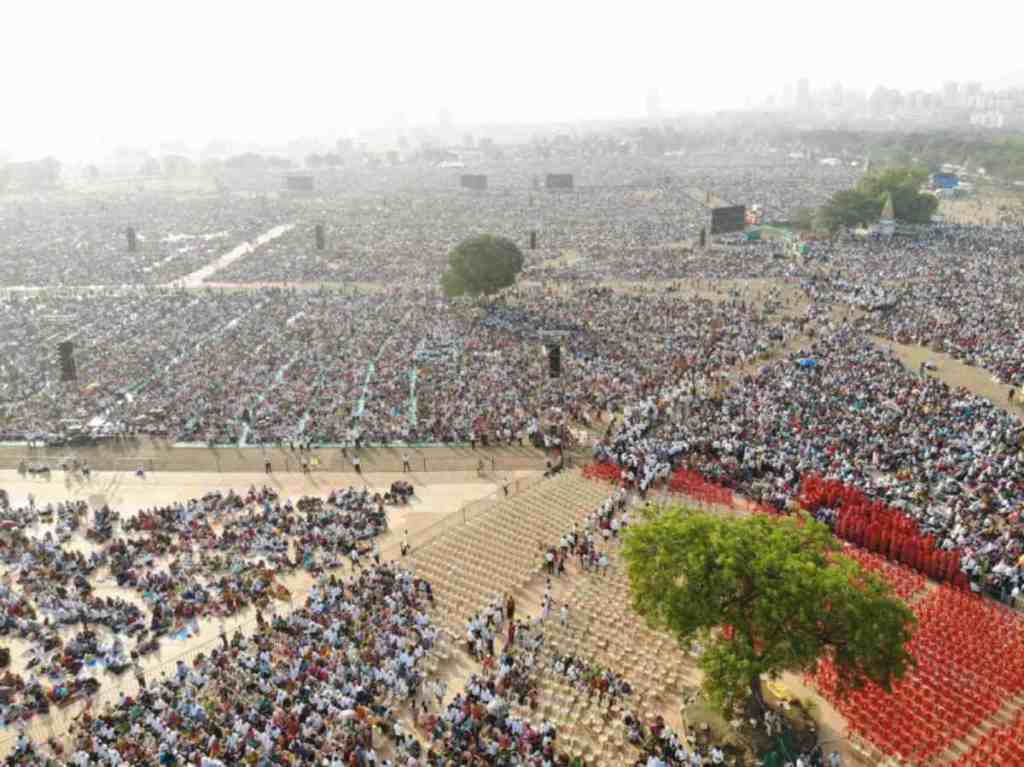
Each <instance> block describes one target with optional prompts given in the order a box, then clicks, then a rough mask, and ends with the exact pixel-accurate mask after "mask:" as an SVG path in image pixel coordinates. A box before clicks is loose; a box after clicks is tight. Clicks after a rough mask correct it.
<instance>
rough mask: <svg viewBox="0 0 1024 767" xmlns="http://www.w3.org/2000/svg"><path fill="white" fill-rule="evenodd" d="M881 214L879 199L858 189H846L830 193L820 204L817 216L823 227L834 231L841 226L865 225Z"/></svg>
mask: <svg viewBox="0 0 1024 767" xmlns="http://www.w3.org/2000/svg"><path fill="white" fill-rule="evenodd" d="M881 214H882V200H881V199H876V198H875V197H872V196H871V195H869V194H866V193H865V192H863V191H861V190H860V189H846V190H843V191H842V192H836V193H835V194H834V195H832V196H831V197H830V198H829V201H828V202H827V203H825V205H823V206H822V208H821V210H820V211H819V214H818V217H819V219H820V220H821V224H822V226H823V227H824V228H825V229H827V230H828V231H830V232H836V231H838V230H839V229H840V228H841V227H848V228H852V227H857V226H867V225H868V224H872V223H874V222H875V221H877V220H878V217H879V216H880V215H881Z"/></svg>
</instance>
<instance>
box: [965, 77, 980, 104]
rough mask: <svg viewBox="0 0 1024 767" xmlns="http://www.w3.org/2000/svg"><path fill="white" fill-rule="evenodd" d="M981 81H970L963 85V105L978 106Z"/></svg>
mask: <svg viewBox="0 0 1024 767" xmlns="http://www.w3.org/2000/svg"><path fill="white" fill-rule="evenodd" d="M981 95H982V94H981V83H979V82H971V83H967V84H966V85H965V86H964V102H965V104H964V106H968V107H980V106H982V103H981Z"/></svg>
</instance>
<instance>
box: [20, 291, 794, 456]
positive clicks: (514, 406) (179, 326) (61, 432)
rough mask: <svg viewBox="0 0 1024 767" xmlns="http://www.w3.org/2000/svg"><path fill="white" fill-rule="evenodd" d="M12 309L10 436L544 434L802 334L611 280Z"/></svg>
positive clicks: (412, 438) (756, 316) (464, 438)
mask: <svg viewBox="0 0 1024 767" xmlns="http://www.w3.org/2000/svg"><path fill="white" fill-rule="evenodd" d="M58 309H60V310H62V311H63V312H64V314H63V315H61V318H60V319H54V317H53V312H55V311H57V310H58ZM4 310H5V311H4V312H3V313H2V315H0V327H3V328H5V329H9V330H10V335H9V336H8V337H9V338H10V339H11V341H10V343H11V344H13V346H12V359H11V360H10V361H9V363H8V367H9V370H11V371H12V375H11V377H10V378H9V379H8V380H9V383H8V386H7V387H6V389H5V390H4V391H2V392H0V402H2V403H3V406H4V409H5V414H6V418H5V420H4V425H3V428H2V433H3V435H4V437H5V438H6V439H8V440H10V439H36V440H53V439H59V438H63V439H70V438H73V437H74V436H75V435H79V436H82V435H85V436H88V435H92V436H96V437H111V436H113V435H122V434H126V433H134V434H151V435H156V436H165V437H167V438H169V439H171V440H174V441H182V442H200V443H232V444H243V445H244V444H257V443H280V442H288V441H293V440H294V441H306V442H312V443H317V444H338V443H341V444H353V443H355V442H356V441H357V440H358V441H359V442H360V444H373V443H398V442H405V443H450V442H470V441H474V440H477V441H483V440H485V439H486V440H488V441H490V442H492V443H496V442H506V443H508V442H513V441H524V440H533V441H534V442H538V441H539V440H542V438H543V435H544V434H551V433H552V429H553V430H554V434H555V435H559V433H560V432H562V431H563V427H565V426H566V424H567V422H568V420H569V419H575V420H578V421H583V422H589V421H592V420H593V419H594V417H595V414H596V413H599V412H603V411H607V410H612V409H617V408H620V407H622V406H623V405H624V404H626V403H628V402H631V401H633V400H634V399H636V398H637V397H640V396H643V395H644V394H645V393H646V392H650V391H654V390H657V388H658V387H660V386H661V385H662V384H663V382H664V381H665V380H667V379H668V378H669V377H671V376H673V375H676V374H677V372H678V370H679V369H680V366H681V365H682V366H685V367H689V368H694V369H696V368H700V369H711V368H715V367H728V366H733V365H739V364H743V363H745V362H749V361H751V360H753V359H755V358H757V357H758V356H759V355H762V354H764V353H766V352H767V351H768V350H769V349H770V348H772V346H774V345H775V344H776V343H777V342H778V340H779V339H780V338H782V337H784V336H785V334H786V333H787V332H791V331H792V329H793V328H792V327H790V326H787V325H786V324H785V322H784V321H781V320H778V319H776V318H773V317H769V316H767V315H765V314H763V313H762V312H761V311H760V310H759V309H758V308H757V307H754V306H750V305H746V304H743V303H742V302H740V301H735V300H733V301H724V302H723V301H718V302H716V301H712V300H709V299H702V298H696V297H693V296H689V295H683V294H678V293H676V292H672V291H648V292H644V293H636V292H629V291H623V290H612V289H597V288H594V289H586V288H581V289H578V290H572V289H567V290H557V291H553V290H542V289H539V288H528V287H524V288H523V289H521V290H518V291H515V292H513V293H510V294H508V295H507V296H504V297H503V298H502V300H501V302H500V303H498V304H496V305H485V304H479V305H478V304H475V303H463V302H454V303H445V302H443V301H442V300H441V299H440V297H439V296H438V295H437V294H435V293H434V292H431V291H398V290H382V291H365V292H358V293H353V292H348V291H337V290H323V291H290V290H271V291H258V292H255V293H239V292H227V293H219V292H190V291H182V290H149V291H128V292H125V293H116V294H110V295H105V296H104V297H103V298H102V299H100V300H98V301H93V300H90V301H85V300H83V301H75V302H72V303H67V302H66V301H64V300H62V299H59V298H55V297H52V296H44V295H39V296H28V295H26V296H18V297H16V298H13V299H12V300H11V301H10V302H8V303H7V304H6V305H5V306H4ZM68 315H70V319H69V317H68ZM68 322H70V324H71V325H72V326H75V327H78V328H79V329H80V332H79V335H78V336H77V340H76V358H77V359H76V361H77V369H78V381H77V382H72V383H63V382H61V381H60V380H59V377H60V369H59V365H58V364H57V360H56V359H55V355H53V354H52V353H51V352H52V349H51V348H50V346H49V344H48V343H47V342H46V341H44V339H46V338H48V337H50V336H52V335H53V334H54V333H55V332H57V330H58V329H59V328H60V327H63V326H64V324H65V323H68ZM140 327H145V328H146V329H147V330H146V332H145V333H141V334H140V333H139V332H138V328H140ZM551 332H554V333H555V334H557V335H558V336H559V342H560V343H561V345H562V359H563V372H562V376H561V378H559V379H556V380H549V378H548V376H547V370H546V368H547V362H546V360H545V358H544V354H543V344H544V343H545V341H550V340H551V338H550V335H545V334H549V333H551Z"/></svg>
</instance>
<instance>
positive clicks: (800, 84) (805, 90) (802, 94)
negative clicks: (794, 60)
mask: <svg viewBox="0 0 1024 767" xmlns="http://www.w3.org/2000/svg"><path fill="white" fill-rule="evenodd" d="M796 108H797V109H799V110H800V111H801V112H807V111H809V110H810V108H811V83H810V81H809V80H808V79H807V78H806V77H801V78H800V79H799V80H797V81H796Z"/></svg>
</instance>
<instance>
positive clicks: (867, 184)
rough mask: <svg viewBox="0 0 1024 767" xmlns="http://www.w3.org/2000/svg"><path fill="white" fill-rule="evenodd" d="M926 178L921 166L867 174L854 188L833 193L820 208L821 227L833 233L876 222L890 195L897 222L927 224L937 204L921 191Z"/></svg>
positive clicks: (930, 196)
mask: <svg viewBox="0 0 1024 767" xmlns="http://www.w3.org/2000/svg"><path fill="white" fill-rule="evenodd" d="M927 179H928V173H927V171H926V170H924V169H923V168H887V169H885V170H882V171H879V172H877V173H870V174H868V175H866V176H864V178H862V179H861V180H860V182H859V183H858V184H857V186H856V188H854V189H847V190H844V191H842V192H836V193H835V194H834V195H832V197H830V198H829V200H828V202H826V203H825V204H824V205H823V206H822V207H821V209H820V211H819V213H818V216H819V220H820V221H821V224H822V226H823V227H824V228H825V229H828V230H829V231H832V232H835V231H837V230H838V229H839V228H840V227H855V226H867V225H868V224H873V223H874V222H876V221H878V219H879V217H880V216H881V213H882V206H883V205H884V203H885V199H886V197H887V196H888V195H892V205H893V210H894V211H895V214H896V219H897V220H898V221H904V222H906V223H908V224H928V223H931V220H932V216H933V215H935V211H936V210H937V209H938V207H939V201H938V199H937V198H936V197H935V196H934V195H931V194H926V193H923V192H921V185H922V184H924V182H925V181H926V180H927Z"/></svg>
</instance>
